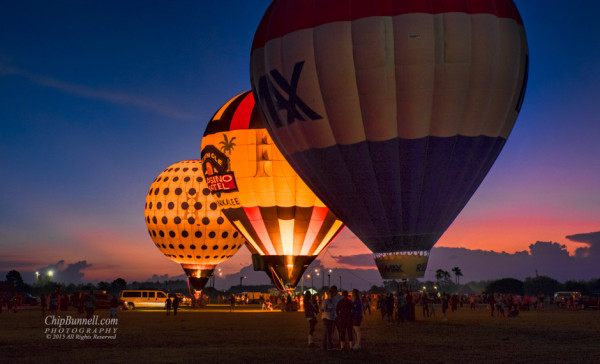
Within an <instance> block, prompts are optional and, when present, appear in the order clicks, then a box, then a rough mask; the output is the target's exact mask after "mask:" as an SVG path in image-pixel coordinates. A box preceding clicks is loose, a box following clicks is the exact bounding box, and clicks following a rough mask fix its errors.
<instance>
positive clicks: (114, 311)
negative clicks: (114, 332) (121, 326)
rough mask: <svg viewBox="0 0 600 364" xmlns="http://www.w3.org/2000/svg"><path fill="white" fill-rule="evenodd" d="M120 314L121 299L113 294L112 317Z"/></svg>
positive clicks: (111, 303) (111, 302)
mask: <svg viewBox="0 0 600 364" xmlns="http://www.w3.org/2000/svg"><path fill="white" fill-rule="evenodd" d="M118 315H119V299H118V298H117V296H113V297H112V299H111V300H110V318H117V317H118Z"/></svg>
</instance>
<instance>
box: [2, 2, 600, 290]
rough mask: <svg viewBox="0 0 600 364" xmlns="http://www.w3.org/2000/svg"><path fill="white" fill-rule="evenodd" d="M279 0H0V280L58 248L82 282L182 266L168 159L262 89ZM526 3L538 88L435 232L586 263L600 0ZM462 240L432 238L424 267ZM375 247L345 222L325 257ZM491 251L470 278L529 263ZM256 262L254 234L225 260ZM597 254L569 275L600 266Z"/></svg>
mask: <svg viewBox="0 0 600 364" xmlns="http://www.w3.org/2000/svg"><path fill="white" fill-rule="evenodd" d="M269 3H270V0H252V1H247V0H245V1H241V0H232V1H210V2H207V1H175V2H172V1H102V2H100V1H94V2H92V1H50V2H39V1H2V2H0V165H1V168H2V173H1V175H0V176H1V178H0V181H1V182H0V187H1V188H0V206H1V208H0V280H2V279H4V276H5V273H3V272H7V271H9V270H11V269H16V270H19V271H20V272H21V273H22V275H23V277H24V279H25V280H26V281H28V282H32V281H33V280H34V279H35V275H34V272H35V271H36V270H39V269H41V268H44V267H48V266H50V265H54V264H56V263H57V262H60V261H63V262H64V263H63V264H62V269H63V270H66V269H71V270H72V271H74V272H76V273H77V274H78V277H79V278H80V279H82V280H83V281H97V280H108V281H112V280H114V279H115V278H117V277H122V278H124V279H125V280H127V281H128V282H129V281H133V280H145V279H147V278H150V277H152V276H153V275H157V276H163V277H164V276H165V275H168V276H169V277H174V276H179V275H180V274H182V273H183V272H182V270H181V268H180V266H179V264H177V263H174V262H172V261H170V260H169V259H168V258H166V257H165V256H164V255H163V254H162V253H161V252H160V251H159V250H158V249H157V248H156V247H155V246H154V244H153V243H152V241H151V239H150V237H149V236H148V232H147V228H146V225H145V222H144V202H145V196H146V192H147V191H148V188H149V186H150V184H151V183H152V181H153V180H154V179H155V178H156V176H157V175H158V174H159V173H160V172H161V171H162V170H163V169H164V168H165V167H167V166H169V165H171V164H173V163H175V162H179V161H181V160H186V159H198V158H199V157H200V144H201V138H202V134H203V132H204V129H205V128H206V125H207V123H208V121H209V120H210V118H211V116H212V115H213V114H214V113H215V112H216V111H217V110H218V109H219V108H220V107H221V106H222V105H223V104H224V103H225V102H227V101H228V100H229V99H231V98H232V97H233V96H235V95H237V94H239V93H241V92H243V91H246V90H249V89H250V77H249V56H250V46H251V42H252V38H253V36H254V31H255V29H256V27H257V25H258V23H259V21H260V19H261V17H262V14H263V13H264V11H265V10H266V8H267V6H268V5H269ZM515 3H516V4H517V7H518V8H519V11H520V13H521V16H522V18H523V22H524V24H525V29H526V32H527V37H528V43H529V53H530V69H529V82H528V86H527V92H526V95H525V101H524V104H523V107H522V110H521V113H520V115H519V118H518V119H517V122H516V124H515V127H514V129H513V131H512V134H511V136H510V137H509V139H508V142H507V144H506V146H505V147H504V149H503V151H502V153H501V154H500V157H499V158H498V160H497V161H496V163H495V165H494V166H493V168H492V170H491V171H490V173H489V174H488V176H487V177H486V179H485V180H484V182H483V184H482V185H481V186H480V188H479V190H478V191H477V192H476V193H475V195H474V196H473V197H472V198H471V200H470V202H469V203H468V204H467V206H466V207H465V209H464V210H463V211H462V213H461V214H460V215H459V217H458V218H457V219H456V220H455V222H454V223H453V224H452V225H451V226H450V228H449V229H448V230H447V232H446V233H445V234H444V235H443V237H442V238H441V239H440V241H439V242H438V244H436V247H444V248H466V250H481V251H494V252H497V253H502V252H505V253H506V254H497V255H498V256H504V257H505V258H506V256H508V255H510V256H512V255H515V254H514V253H516V252H521V253H518V254H516V255H515V256H517V255H518V256H520V257H521V258H522V255H523V253H522V252H523V251H527V252H532V251H531V250H530V245H532V244H535V243H536V242H537V241H541V242H555V243H558V245H548V246H549V247H559V246H560V245H565V246H566V248H565V249H566V251H568V253H569V254H570V255H571V257H569V256H565V255H564V254H563V255H562V256H561V258H560V259H562V260H560V261H559V260H556V261H552V259H553V258H552V257H554V255H552V254H549V255H548V257H549V258H547V260H546V261H545V262H544V263H539V264H540V266H544V264H547V266H548V267H551V266H552V265H553V264H554V265H556V264H571V263H572V260H569V259H575V257H576V254H579V255H578V257H579V258H581V259H584V261H585V262H586V264H587V263H590V262H591V261H590V260H591V259H594V258H595V259H597V258H598V257H599V256H600V254H595V255H594V254H592V252H596V251H597V250H598V248H600V239H599V238H598V233H596V234H593V233H595V232H598V231H600V88H599V87H598V85H599V84H600V42H598V39H599V38H600V25H599V24H598V19H599V18H600V2H598V1H594V0H587V1H583V0H575V1H558V0H516V1H515ZM567 236H568V237H567ZM594 244H596V245H595V249H592V248H594V246H593V245H594ZM541 246H542V245H538V247H541ZM578 248H584V250H580V251H579V253H577V252H576V250H577V249H578ZM585 248H587V249H588V250H585ZM557 249H558V250H560V248H557ZM466 250H465V249H450V250H448V249H437V250H436V249H434V252H433V254H432V259H431V263H430V266H429V267H428V272H427V274H426V278H428V279H433V278H434V277H433V273H432V272H435V270H436V269H437V268H440V267H441V268H444V269H449V268H448V267H450V268H451V267H452V266H456V264H454V265H453V263H452V262H455V261H452V260H451V259H450V255H451V254H450V253H449V252H455V253H456V252H463V253H464V252H465V251H466ZM534 250H535V249H534ZM539 251H540V249H538V252H539ZM369 253H370V251H369V250H368V249H367V248H366V247H364V246H363V245H362V243H361V242H360V241H359V240H358V239H357V238H356V237H354V235H353V234H352V233H351V232H350V231H349V230H348V229H345V230H344V232H343V233H342V234H341V235H340V236H339V237H338V238H337V239H336V240H335V241H334V242H333V243H332V244H331V245H330V247H329V248H328V249H327V250H326V251H324V252H323V253H322V254H321V256H320V260H319V261H318V262H316V263H314V264H316V265H319V264H320V265H321V266H322V267H325V268H346V269H353V268H354V267H362V268H372V269H375V267H374V264H373V263H372V261H371V260H369V259H362V258H363V257H366V255H365V254H369ZM478 254H479V255H469V254H467V253H465V254H464V257H467V258H468V257H471V260H470V261H469V259H467V258H465V259H464V260H462V261H461V263H457V264H459V265H461V266H462V267H463V268H462V270H463V273H464V274H465V276H468V277H469V278H471V279H472V280H480V278H481V279H483V278H486V279H487V278H493V277H494V276H496V277H497V278H501V277H503V276H511V271H510V269H516V268H514V267H511V266H510V265H506V266H507V271H506V272H502V271H501V270H498V271H496V270H494V273H493V274H492V273H491V272H490V271H486V266H485V265H483V266H482V265H481V264H479V265H478V264H476V260H481V259H483V258H482V256H483V252H479V253H478ZM558 255H560V254H558ZM540 256H541V255H540ZM521 258H519V259H521ZM557 259H558V258H557ZM585 259H587V260H585ZM595 261H596V260H595ZM519 262H520V263H519V264H521V265H527V264H530V263H531V262H530V261H528V260H527V259H525V258H523V259H521V260H519ZM564 262H567V263H564ZM569 262H571V263H569ZM592 263H593V262H592ZM250 264H251V260H250V254H249V252H248V251H247V250H246V248H243V249H242V250H240V252H239V253H237V254H236V256H234V257H233V258H232V259H231V260H230V261H227V262H225V263H223V264H222V265H220V268H221V269H222V270H223V272H224V274H226V275H227V274H230V275H232V277H233V278H232V279H234V278H236V277H239V275H236V276H235V277H234V276H233V275H234V274H237V273H238V272H239V271H240V269H242V268H243V267H246V266H248V265H250ZM536 264H538V263H536ZM586 264H576V265H579V266H581V267H587V270H586V271H585V272H583V271H578V272H576V271H573V272H571V273H569V272H566V273H564V272H563V273H564V274H563V276H561V277H562V278H564V279H571V278H577V279H590V278H598V277H600V268H596V266H597V265H596V264H589V265H586ZM69 265H70V268H69ZM488 268H489V267H488ZM521 268H522V267H521ZM529 268H530V267H528V269H529ZM494 269H496V268H494ZM582 269H583V268H582ZM360 272H364V271H358V273H356V274H358V275H360V274H361V273H360ZM372 273H376V272H369V276H370V277H371V278H369V279H368V280H369V281H372V280H374V279H376V276H375V278H373V274H372ZM540 273H544V272H540ZM377 274H378V273H377ZM531 274H532V275H533V274H534V273H533V272H531ZM545 274H548V275H552V271H550V268H548V270H547V271H546V272H545ZM557 274H558V273H557ZM265 277H266V275H265ZM557 278H558V277H557ZM221 288H222V287H221Z"/></svg>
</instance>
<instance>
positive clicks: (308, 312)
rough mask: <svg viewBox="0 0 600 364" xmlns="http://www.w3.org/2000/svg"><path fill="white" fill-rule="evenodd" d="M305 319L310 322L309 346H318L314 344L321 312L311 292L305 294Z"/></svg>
mask: <svg viewBox="0 0 600 364" xmlns="http://www.w3.org/2000/svg"><path fill="white" fill-rule="evenodd" d="M303 306H304V317H305V318H306V320H307V321H308V346H311V347H315V346H317V345H316V344H315V343H314V342H313V334H314V332H315V326H316V325H317V314H318V313H319V310H318V309H317V307H316V306H315V305H314V304H313V300H312V294H311V293H310V291H306V293H305V294H304V302H303Z"/></svg>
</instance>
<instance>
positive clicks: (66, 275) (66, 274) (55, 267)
mask: <svg viewBox="0 0 600 364" xmlns="http://www.w3.org/2000/svg"><path fill="white" fill-rule="evenodd" d="M91 266H92V265H91V264H88V262H87V261H85V260H80V261H78V262H76V263H71V264H65V261H64V260H60V261H58V262H56V263H55V264H48V265H47V266H45V267H42V268H39V269H37V270H36V271H38V272H40V274H47V272H50V271H51V272H52V280H53V281H56V282H60V283H64V284H70V283H73V284H79V283H83V278H84V276H85V273H84V270H86V269H88V268H90V267H91Z"/></svg>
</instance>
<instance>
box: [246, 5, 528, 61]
mask: <svg viewBox="0 0 600 364" xmlns="http://www.w3.org/2000/svg"><path fill="white" fill-rule="evenodd" d="M450 12H460V13H467V14H492V15H496V16H497V17H499V18H508V19H514V20H515V21H516V22H517V23H519V24H523V20H522V19H521V15H520V14H519V11H518V10H517V7H516V6H515V4H514V3H513V1H512V0H429V1H423V0H369V1H365V0H327V1H316V0H312V1H306V0H276V1H274V2H273V3H272V4H271V6H270V7H269V8H268V9H267V11H266V13H265V15H264V17H263V20H262V21H261V23H260V25H259V26H258V29H257V30H256V33H255V35H254V41H253V44H252V49H253V50H254V49H256V48H261V47H263V46H264V45H265V43H266V42H268V41H269V40H271V39H276V38H280V37H282V36H284V35H286V34H289V33H292V32H295V31H298V30H302V29H308V28H314V27H317V26H319V25H323V24H328V23H333V22H338V21H353V20H357V19H361V18H366V17H371V16H396V15H401V14H411V13H425V14H442V13H450Z"/></svg>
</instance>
